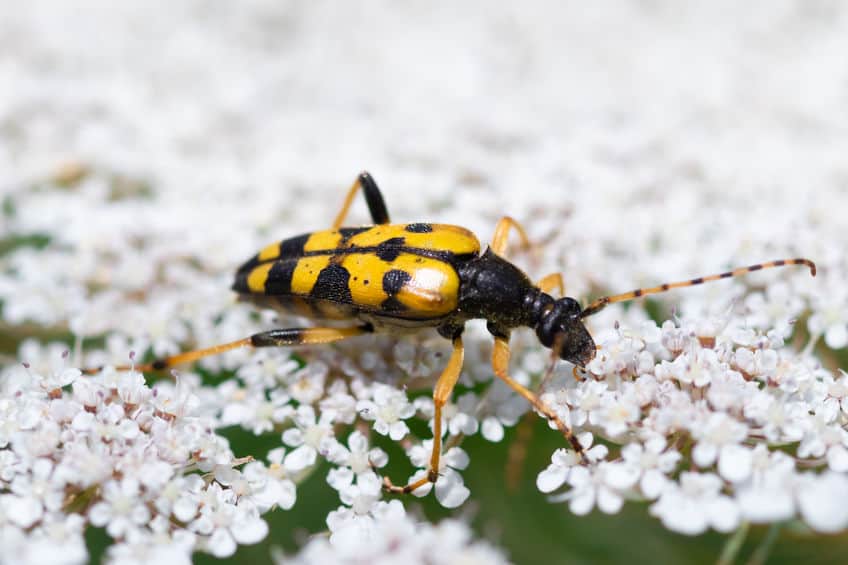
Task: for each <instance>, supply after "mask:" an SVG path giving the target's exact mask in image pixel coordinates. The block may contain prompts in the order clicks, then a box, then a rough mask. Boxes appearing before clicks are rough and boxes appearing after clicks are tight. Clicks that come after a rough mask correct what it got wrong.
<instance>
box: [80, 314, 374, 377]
mask: <svg viewBox="0 0 848 565" xmlns="http://www.w3.org/2000/svg"><path fill="white" fill-rule="evenodd" d="M371 331H373V330H372V328H371V326H354V327H350V328H288V329H282V330H270V331H267V332H262V333H258V334H254V335H252V336H250V337H246V338H244V339H240V340H237V341H231V342H230V343H223V344H220V345H214V346H212V347H207V348H205V349H195V350H193V351H186V352H184V353H178V354H177V355H172V356H170V357H164V358H162V359H157V360H155V361H153V362H152V363H144V364H140V365H121V366H118V367H115V369H117V370H118V371H129V370H131V369H135V370H136V371H140V372H147V371H164V370H165V369H170V368H171V367H175V366H177V365H183V364H185V363H190V362H192V361H197V360H198V359H202V358H203V357H209V356H210V355H218V354H219V353H224V352H225V351H231V350H233V349H239V348H241V347H285V346H291V345H311V344H317V343H331V342H333V341H339V340H341V339H347V338H349V337H354V336H357V335H362V334H366V333H370V332H371ZM101 369H102V367H100V368H97V369H85V370H83V373H84V374H86V375H94V374H96V373H98V372H99V371H100V370H101Z"/></svg>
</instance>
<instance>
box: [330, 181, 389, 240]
mask: <svg viewBox="0 0 848 565" xmlns="http://www.w3.org/2000/svg"><path fill="white" fill-rule="evenodd" d="M360 188H361V189H362V190H363V192H364V195H365V202H366V203H367V204H368V210H369V211H370V212H371V219H372V220H373V221H374V223H375V224H388V223H389V212H388V211H387V210H386V203H385V202H383V195H382V194H381V193H380V189H379V188H378V187H377V183H376V182H374V179H373V177H371V175H370V174H369V173H368V172H365V171H363V172H362V173H360V174H359V176H358V177H356V180H355V181H354V183H353V185H351V187H350V189H349V190H348V191H347V196H346V197H345V200H344V203H343V204H342V209H341V210H339V213H338V214H337V215H336V219H335V220H333V229H334V230H337V229H339V228H340V227H341V225H342V223H343V222H344V220H345V218H346V217H347V213H348V211H349V210H350V205H351V204H353V199H354V198H355V197H356V193H357V192H359V189H360Z"/></svg>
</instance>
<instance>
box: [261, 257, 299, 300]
mask: <svg viewBox="0 0 848 565" xmlns="http://www.w3.org/2000/svg"><path fill="white" fill-rule="evenodd" d="M296 266H297V260H296V259H293V260H289V261H276V262H275V263H274V266H273V267H271V270H270V271H268V278H267V279H266V280H265V294H268V295H271V296H273V295H280V294H290V293H291V281H292V275H293V274H294V268H295V267H296Z"/></svg>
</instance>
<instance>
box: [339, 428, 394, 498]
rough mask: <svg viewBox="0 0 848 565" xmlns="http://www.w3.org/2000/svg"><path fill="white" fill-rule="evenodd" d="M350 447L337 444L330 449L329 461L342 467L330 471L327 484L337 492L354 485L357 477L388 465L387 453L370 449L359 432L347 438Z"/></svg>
mask: <svg viewBox="0 0 848 565" xmlns="http://www.w3.org/2000/svg"><path fill="white" fill-rule="evenodd" d="M347 444H348V447H345V446H343V445H342V444H340V443H338V442H336V444H335V445H334V446H333V447H331V448H330V450H329V453H328V454H327V459H328V460H329V461H331V462H333V463H335V464H336V465H339V466H340V467H338V468H336V469H332V470H330V473H329V474H328V476H327V482H328V483H329V484H330V486H332V487H333V488H334V489H336V490H342V489H344V488H346V487H348V486H349V485H351V484H352V483H353V480H354V478H355V477H358V476H360V475H363V474H373V473H374V471H373V468H380V467H383V466H385V464H386V463H388V461H389V458H388V455H386V452H385V451H383V450H382V449H380V448H379V447H375V448H373V449H369V448H368V440H367V439H366V438H365V436H364V435H363V434H362V433H361V432H359V431H358V430H354V431H353V432H351V434H350V436H348V438H347Z"/></svg>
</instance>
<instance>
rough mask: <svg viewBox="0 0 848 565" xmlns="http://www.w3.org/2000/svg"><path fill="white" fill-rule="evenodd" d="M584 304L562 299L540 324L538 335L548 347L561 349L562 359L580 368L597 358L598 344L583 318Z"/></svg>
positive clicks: (543, 314) (550, 308) (545, 315)
mask: <svg viewBox="0 0 848 565" xmlns="http://www.w3.org/2000/svg"><path fill="white" fill-rule="evenodd" d="M580 312H581V310H580V304H578V303H577V301H576V300H574V299H573V298H568V297H565V298H560V299H559V300H556V301H554V302H553V304H551V305H550V306H549V307H547V308H546V309H545V310H544V311H543V312H542V313H541V316H540V317H539V322H538V324H536V335H537V336H538V338H539V341H540V342H541V343H542V345H544V346H545V347H558V348H559V356H560V358H562V359H564V360H565V361H569V362H571V363H574V364H575V365H577V366H578V367H585V366H586V363H588V362H589V361H591V360H592V359H594V357H595V341H594V340H593V339H592V336H591V335H589V332H588V331H587V330H586V326H584V325H583V321H582V318H581V317H580Z"/></svg>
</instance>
